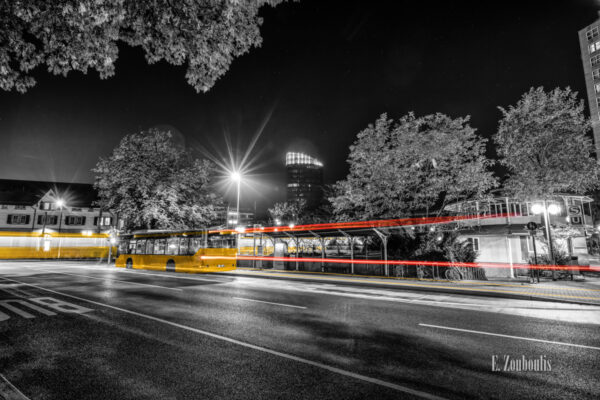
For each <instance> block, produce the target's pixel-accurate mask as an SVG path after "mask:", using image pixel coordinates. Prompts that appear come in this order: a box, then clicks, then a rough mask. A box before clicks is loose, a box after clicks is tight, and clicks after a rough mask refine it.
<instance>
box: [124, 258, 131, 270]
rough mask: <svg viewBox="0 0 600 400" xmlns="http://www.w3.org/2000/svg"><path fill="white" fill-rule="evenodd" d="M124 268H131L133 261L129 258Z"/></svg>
mask: <svg viewBox="0 0 600 400" xmlns="http://www.w3.org/2000/svg"><path fill="white" fill-rule="evenodd" d="M125 268H129V269H131V268H133V260H132V259H131V258H128V259H127V262H126V263H125Z"/></svg>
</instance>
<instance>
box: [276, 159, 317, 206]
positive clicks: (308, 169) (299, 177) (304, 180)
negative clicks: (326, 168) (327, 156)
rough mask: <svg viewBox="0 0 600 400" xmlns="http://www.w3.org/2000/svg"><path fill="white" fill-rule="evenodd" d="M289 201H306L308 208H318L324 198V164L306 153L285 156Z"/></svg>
mask: <svg viewBox="0 0 600 400" xmlns="http://www.w3.org/2000/svg"><path fill="white" fill-rule="evenodd" d="M285 168H286V171H287V201H288V202H298V201H300V200H304V201H306V207H307V208H309V209H310V208H315V207H318V206H319V204H320V202H321V199H322V197H323V163H322V162H321V161H319V160H317V159H316V158H314V157H312V156H309V155H308V154H304V153H297V152H288V153H287V154H286V155H285Z"/></svg>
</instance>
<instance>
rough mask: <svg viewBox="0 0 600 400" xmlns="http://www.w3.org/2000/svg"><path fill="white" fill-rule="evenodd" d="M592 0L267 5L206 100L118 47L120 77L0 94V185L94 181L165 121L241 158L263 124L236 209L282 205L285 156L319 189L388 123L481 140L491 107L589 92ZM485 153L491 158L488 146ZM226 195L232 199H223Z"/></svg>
mask: <svg viewBox="0 0 600 400" xmlns="http://www.w3.org/2000/svg"><path fill="white" fill-rule="evenodd" d="M599 8H600V7H599V5H598V2H596V1H594V0H564V1H548V0H544V1H533V0H520V1H498V2H491V1H482V0H477V1H448V0H444V1H422V0H421V1H400V0H396V1H349V0H343V1H329V0H328V1H325V0H302V1H300V2H288V3H285V4H282V5H279V6H277V7H276V8H270V7H268V6H267V7H264V8H263V9H262V11H261V15H262V16H263V17H264V24H263V26H262V28H261V32H262V35H263V39H264V42H263V46H262V47H261V48H258V49H254V50H252V51H251V52H250V53H248V54H246V55H245V56H243V57H241V58H238V59H237V60H235V61H234V63H233V65H232V67H231V69H230V70H229V72H228V73H227V74H226V75H225V76H224V77H223V78H221V79H220V80H219V81H218V82H217V83H216V85H215V86H214V87H213V88H212V89H211V90H210V91H209V92H208V93H206V94H197V93H196V92H195V91H194V89H193V88H192V87H191V86H189V85H188V84H187V83H186V81H185V78H184V69H183V67H174V66H170V65H168V64H166V63H159V64H155V65H152V66H149V65H147V64H146V62H145V60H144V58H143V53H142V51H141V50H139V49H131V48H128V47H126V46H122V47H121V52H120V57H119V60H118V62H117V64H116V65H117V73H116V76H114V77H113V78H110V79H108V80H100V79H99V78H98V75H97V74H96V73H89V74H88V75H83V74H81V73H71V74H69V76H68V77H67V78H63V77H56V76H52V75H49V74H47V73H45V72H44V71H38V72H37V73H36V74H35V76H36V78H37V80H38V84H37V86H36V87H34V88H33V89H31V90H30V91H29V92H28V93H26V94H24V95H22V94H18V93H7V92H1V91H0V140H1V143H2V145H1V146H0V178H7V179H31V180H55V181H65V182H92V180H93V176H92V174H91V172H90V169H91V168H92V167H93V166H94V165H95V163H96V162H97V160H98V157H99V156H107V155H108V154H110V152H111V150H112V148H113V147H115V146H116V145H117V144H118V142H119V140H120V139H121V138H122V137H123V135H125V134H128V133H132V132H135V131H139V130H142V129H147V128H149V127H152V126H156V125H168V126H171V127H173V128H174V129H176V130H177V131H179V132H180V133H181V135H183V137H184V139H185V142H186V144H187V146H189V147H191V148H194V149H196V150H199V149H205V150H208V151H210V152H211V153H213V154H215V155H216V154H217V153H220V154H223V155H225V154H226V153H227V151H226V146H225V140H224V137H225V136H228V137H229V138H230V139H231V142H232V143H233V145H234V146H237V147H238V148H239V149H241V150H243V149H245V148H246V147H247V145H248V144H249V142H250V140H251V138H252V136H253V135H254V134H255V133H256V132H257V131H259V130H260V127H261V125H262V124H264V130H263V131H262V135H261V136H260V138H259V140H258V142H257V145H256V148H255V151H254V152H253V156H254V158H255V159H256V160H257V161H256V162H255V163H254V164H253V167H254V168H255V174H256V176H255V177H254V183H252V185H250V186H251V187H247V188H244V189H243V194H242V206H243V207H248V208H253V207H254V202H255V201H257V202H258V203H257V204H258V208H259V209H260V208H263V207H264V206H265V205H269V204H271V203H273V202H274V201H279V200H284V198H285V187H284V179H285V174H284V154H285V151H287V150H301V151H308V152H311V153H312V154H314V155H316V156H317V157H319V158H320V159H321V160H322V161H323V163H324V164H325V180H326V181H327V182H334V181H336V180H338V179H341V178H343V177H344V176H345V174H346V173H347V164H346V162H345V160H346V158H347V155H348V146H349V145H350V144H351V143H352V142H353V141H354V139H355V136H356V134H357V133H358V132H359V131H360V130H361V129H363V128H365V127H366V126H367V124H369V123H370V122H373V121H374V120H375V119H376V118H377V117H378V116H379V115H380V114H381V113H383V112H387V113H388V114H389V115H390V116H391V117H394V118H397V117H399V116H401V115H403V114H405V113H407V112H409V111H415V112H416V113H417V114H418V115H422V114H428V113H434V112H437V111H439V112H443V113H447V114H449V115H450V116H453V117H458V116H463V115H467V114H469V115H471V116H472V126H473V127H475V128H477V129H478V132H479V133H480V134H481V135H483V136H485V137H490V136H491V135H492V134H493V133H494V132H495V129H496V126H497V121H498V119H499V117H500V113H499V111H498V110H497V108H496V107H497V106H498V105H502V106H507V105H509V104H513V103H515V102H516V101H517V100H518V99H519V97H520V96H521V94H522V93H523V92H525V91H527V90H528V89H529V87H531V86H540V85H542V86H544V87H546V88H547V89H550V88H553V87H555V86H561V87H564V86H570V87H571V88H573V89H574V90H576V91H578V92H579V93H580V97H581V98H584V96H585V82H584V77H583V68H582V65H581V57H580V54H579V43H578V38H577V31H578V30H579V29H581V28H582V27H584V26H585V25H588V24H590V23H591V22H593V21H594V20H595V19H596V18H597V11H596V10H598V9H599ZM489 147H490V149H489V150H490V156H493V148H492V146H489ZM230 194H231V191H230Z"/></svg>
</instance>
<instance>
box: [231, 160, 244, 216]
mask: <svg viewBox="0 0 600 400" xmlns="http://www.w3.org/2000/svg"><path fill="white" fill-rule="evenodd" d="M231 180H232V181H234V182H235V183H236V184H237V205H236V209H235V215H236V217H235V218H236V223H237V224H239V223H240V186H241V184H242V175H241V174H240V173H239V172H238V171H233V172H232V173H231Z"/></svg>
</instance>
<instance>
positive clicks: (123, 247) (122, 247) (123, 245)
mask: <svg viewBox="0 0 600 400" xmlns="http://www.w3.org/2000/svg"><path fill="white" fill-rule="evenodd" d="M128 248H129V240H128V239H123V240H121V241H120V242H119V253H120V254H127V249H128Z"/></svg>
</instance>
